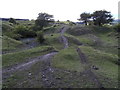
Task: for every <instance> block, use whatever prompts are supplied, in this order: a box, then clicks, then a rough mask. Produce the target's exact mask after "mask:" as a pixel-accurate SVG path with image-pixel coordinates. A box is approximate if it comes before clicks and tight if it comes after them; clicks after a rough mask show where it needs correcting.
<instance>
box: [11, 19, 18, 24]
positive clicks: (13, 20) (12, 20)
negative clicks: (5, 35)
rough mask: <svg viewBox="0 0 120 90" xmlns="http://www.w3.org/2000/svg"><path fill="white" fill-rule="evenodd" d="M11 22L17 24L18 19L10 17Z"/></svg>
mask: <svg viewBox="0 0 120 90" xmlns="http://www.w3.org/2000/svg"><path fill="white" fill-rule="evenodd" d="M9 22H10V23H13V24H17V23H16V21H15V19H13V18H10V19H9Z"/></svg>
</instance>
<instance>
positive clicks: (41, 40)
mask: <svg viewBox="0 0 120 90" xmlns="http://www.w3.org/2000/svg"><path fill="white" fill-rule="evenodd" d="M37 40H38V42H39V43H43V42H44V41H45V39H44V36H43V33H42V32H41V31H39V32H37Z"/></svg>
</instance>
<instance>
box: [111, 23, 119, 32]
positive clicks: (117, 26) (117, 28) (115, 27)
mask: <svg viewBox="0 0 120 90" xmlns="http://www.w3.org/2000/svg"><path fill="white" fill-rule="evenodd" d="M113 28H114V29H115V30H116V31H117V32H120V23H119V24H117V25H115V26H114V27H113Z"/></svg>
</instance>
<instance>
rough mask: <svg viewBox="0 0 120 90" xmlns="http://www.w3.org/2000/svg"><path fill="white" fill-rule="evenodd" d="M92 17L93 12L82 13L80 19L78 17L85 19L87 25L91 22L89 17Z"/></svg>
mask: <svg viewBox="0 0 120 90" xmlns="http://www.w3.org/2000/svg"><path fill="white" fill-rule="evenodd" d="M90 18H91V14H90V13H85V12H84V13H82V14H81V15H80V19H78V20H82V21H84V23H85V25H87V23H88V22H89V19H90Z"/></svg>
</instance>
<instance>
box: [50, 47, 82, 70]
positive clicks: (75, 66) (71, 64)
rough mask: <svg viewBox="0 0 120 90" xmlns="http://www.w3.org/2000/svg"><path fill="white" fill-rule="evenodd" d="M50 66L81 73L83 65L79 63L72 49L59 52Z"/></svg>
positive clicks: (74, 50)
mask: <svg viewBox="0 0 120 90" xmlns="http://www.w3.org/2000/svg"><path fill="white" fill-rule="evenodd" d="M52 65H53V66H54V67H57V68H62V69H67V70H72V71H80V72H81V71H83V65H82V64H81V63H80V59H79V56H78V54H77V52H76V49H75V48H72V47H69V48H67V49H64V50H61V51H60V52H59V53H58V54H57V55H56V56H54V58H53V61H52Z"/></svg>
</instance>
